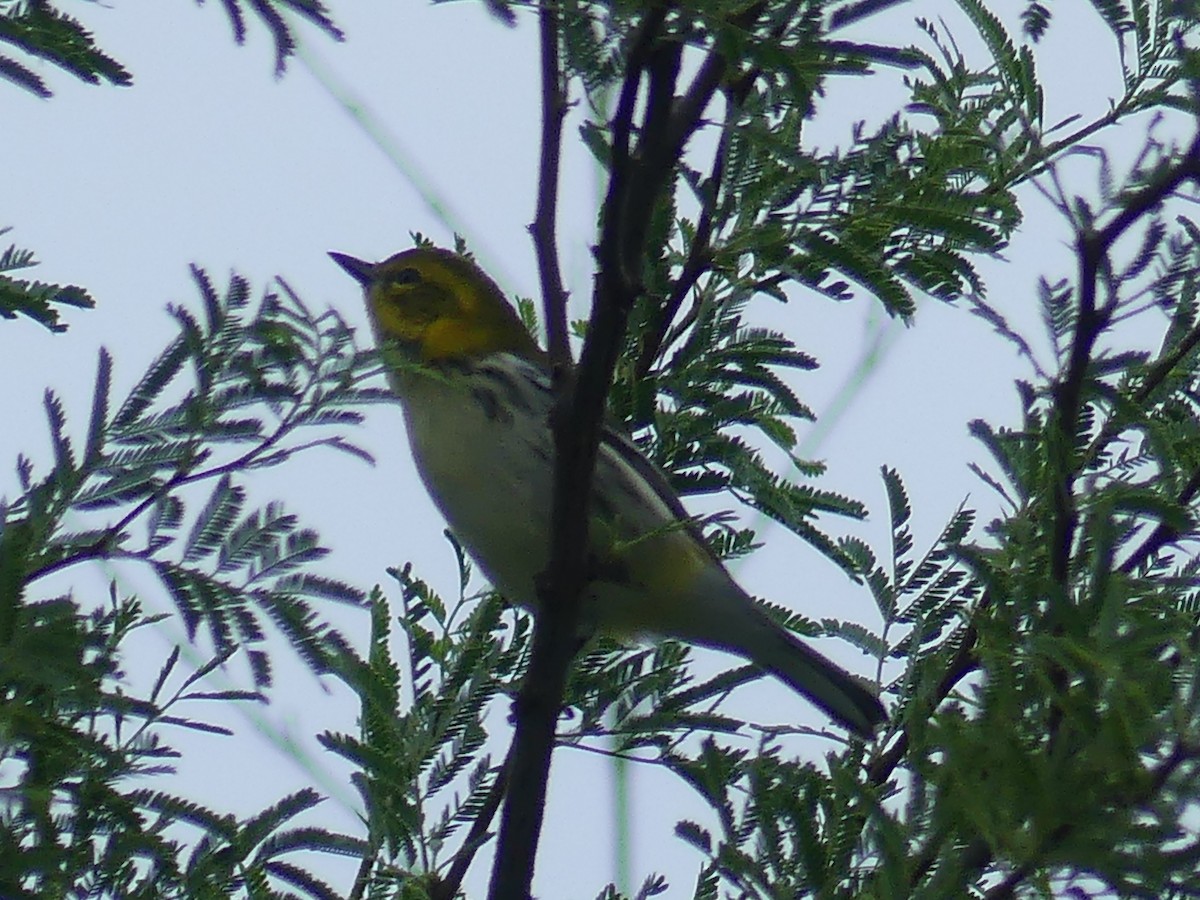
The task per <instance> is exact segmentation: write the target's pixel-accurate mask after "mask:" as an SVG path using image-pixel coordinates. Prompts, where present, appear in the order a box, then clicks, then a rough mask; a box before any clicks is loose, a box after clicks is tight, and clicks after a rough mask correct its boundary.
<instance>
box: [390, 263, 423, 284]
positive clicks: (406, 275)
mask: <svg viewBox="0 0 1200 900" xmlns="http://www.w3.org/2000/svg"><path fill="white" fill-rule="evenodd" d="M420 280H421V273H420V272H418V271H417V270H416V269H413V268H411V267H410V268H404V269H401V270H400V271H399V272H396V273H395V274H393V275H391V276H389V277H388V281H390V282H391V283H392V284H417V283H419V282H420Z"/></svg>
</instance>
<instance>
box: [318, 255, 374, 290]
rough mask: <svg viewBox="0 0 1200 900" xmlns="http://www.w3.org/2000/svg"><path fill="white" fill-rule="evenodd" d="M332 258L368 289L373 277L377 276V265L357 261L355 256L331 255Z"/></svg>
mask: <svg viewBox="0 0 1200 900" xmlns="http://www.w3.org/2000/svg"><path fill="white" fill-rule="evenodd" d="M329 256H330V258H331V259H332V260H333V261H334V262H335V263H337V264H338V265H339V266H341V267H342V268H343V269H345V270H346V271H347V272H349V273H350V277H351V278H353V279H354V280H355V281H357V282H358V283H359V284H361V285H362V286H363V287H366V286H367V284H368V283H369V282H370V281H371V276H372V275H374V274H375V263H369V262H365V261H364V260H361V259H355V258H354V257H353V256H347V255H346V254H345V253H330V254H329Z"/></svg>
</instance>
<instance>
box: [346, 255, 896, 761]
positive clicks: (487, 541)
mask: <svg viewBox="0 0 1200 900" xmlns="http://www.w3.org/2000/svg"><path fill="white" fill-rule="evenodd" d="M330 256H332V257H333V259H334V261H335V262H337V263H338V265H340V266H341V267H342V268H343V269H345V270H346V271H347V272H348V273H350V275H351V276H353V277H354V279H355V280H356V281H358V283H359V284H360V285H362V287H363V290H364V292H365V295H366V303H367V310H368V313H369V314H370V318H371V322H372V325H373V327H374V330H375V335H376V338H377V341H378V343H379V346H380V350H381V352H382V354H383V359H384V362H385V366H386V368H387V372H388V378H389V381H390V382H391V386H392V389H393V390H394V391H395V393H396V396H397V397H398V398H399V400H400V402H401V404H402V405H403V408H404V414H405V420H406V422H407V426H408V437H409V441H410V443H411V445H412V453H413V457H414V459H415V460H416V464H417V469H418V471H419V472H420V474H421V478H422V480H423V481H424V482H425V487H426V488H427V489H428V491H429V493H430V495H431V496H432V497H433V500H434V502H435V503H436V504H437V506H438V508H439V509H440V510H441V511H442V514H443V515H444V516H445V517H446V520H447V522H449V524H450V527H451V529H452V530H453V532H454V534H455V535H456V536H457V537H458V539H459V540H460V541H461V542H462V544H463V546H464V547H466V549H467V550H468V551H469V552H470V554H471V556H472V557H473V558H474V559H475V561H476V562H477V563H478V565H479V567H480V568H481V569H482V570H483V572H484V573H485V574H486V575H487V577H488V578H489V579H490V580H491V581H492V583H493V584H494V585H495V587H496V588H497V589H498V590H500V592H501V593H503V594H504V595H505V596H507V597H508V598H509V599H510V600H512V601H514V602H516V603H518V604H520V605H521V606H523V607H525V608H527V609H529V610H531V611H533V612H535V613H536V611H537V603H538V592H537V581H538V578H539V576H540V575H541V573H542V572H543V570H544V569H545V568H546V566H547V564H548V561H549V548H550V514H551V502H552V484H553V480H554V441H553V435H552V433H551V429H550V423H549V416H550V412H551V408H552V406H553V404H554V395H553V392H552V388H551V380H550V369H549V362H548V359H547V357H546V354H545V353H544V352H543V351H542V350H541V349H540V348H539V347H538V345H537V343H536V342H535V341H534V339H533V338H532V337H531V336H530V334H529V332H528V331H527V330H526V328H525V326H524V325H523V324H522V322H521V320H520V317H519V316H518V315H517V313H516V311H515V310H514V309H513V308H512V306H510V305H509V303H508V302H507V301H506V300H505V298H504V294H503V293H502V292H501V290H500V288H499V287H497V286H496V283H495V282H493V281H492V280H491V279H490V278H489V277H488V276H487V275H485V274H484V273H483V272H482V271H481V270H480V269H479V268H478V266H476V265H475V264H474V263H473V262H472V261H470V260H468V259H466V258H465V257H463V256H459V255H458V254H455V253H452V252H450V251H448V250H440V249H434V248H430V247H418V248H416V249H413V250H406V251H404V252H402V253H397V254H396V255H395V256H392V257H390V258H389V259H386V260H384V261H383V262H381V263H370V262H364V261H363V260H360V259H355V258H354V257H352V256H346V255H345V254H342V253H331V254H330ZM590 500H591V504H590V519H589V523H588V524H589V538H588V540H589V546H588V558H589V560H592V561H594V571H591V572H589V581H588V583H587V586H586V588H585V590H584V596H583V598H582V607H581V621H582V624H583V626H584V627H585V629H586V631H587V633H591V632H593V631H601V632H604V633H607V634H611V635H614V636H616V637H622V636H624V637H629V636H638V635H657V636H661V637H671V638H677V639H679V640H682V641H686V642H689V643H692V644H699V645H702V646H705V647H715V648H717V649H720V650H726V651H729V652H732V653H735V654H737V655H738V656H741V657H744V658H745V659H747V660H749V661H751V662H753V663H755V664H757V665H758V666H760V667H761V668H763V669H765V670H766V671H768V672H770V673H772V674H773V675H775V676H777V677H779V678H781V679H782V680H783V681H785V682H786V683H787V684H789V685H791V686H792V687H793V688H795V689H796V690H797V691H799V692H800V693H801V694H803V695H804V696H805V697H807V698H808V699H809V700H811V701H812V702H813V703H815V704H816V705H817V706H819V707H820V708H821V709H823V710H824V711H825V712H826V713H828V714H829V715H830V716H832V717H833V718H834V719H835V720H836V721H837V722H838V723H839V724H841V725H843V726H845V727H846V728H849V729H850V730H851V731H853V732H855V733H856V734H858V735H861V736H864V737H869V736H871V735H872V734H873V732H874V728H875V726H876V725H877V724H878V723H879V722H880V721H882V719H883V718H884V710H883V707H882V706H881V705H880V702H879V700H878V699H877V698H876V697H875V695H874V694H873V693H872V692H871V691H870V690H868V689H867V688H866V687H865V686H864V685H862V684H860V683H859V682H858V681H857V680H855V679H854V678H853V677H851V676H850V675H848V674H847V673H846V672H844V671H842V670H841V669H839V668H838V667H837V666H835V665H834V664H833V663H831V662H829V661H828V660H826V659H825V658H824V657H823V656H821V655H820V654H818V653H817V652H815V651H814V650H812V649H810V648H809V647H807V646H805V645H804V644H803V643H801V642H800V641H799V640H798V639H797V638H796V637H795V636H793V635H792V634H791V633H790V632H789V631H787V630H785V629H784V628H783V627H782V626H780V625H779V624H777V623H776V622H775V621H774V620H772V619H771V618H770V617H768V616H767V615H766V613H764V612H763V611H762V609H761V608H760V607H759V605H758V604H757V603H755V601H754V600H753V599H751V597H750V596H749V595H748V594H746V592H745V591H743V590H742V589H741V588H740V587H739V586H738V585H737V583H736V582H735V581H734V580H733V578H732V577H731V576H730V574H729V572H728V571H726V569H725V567H724V565H722V563H721V561H720V560H719V559H718V558H717V557H716V556H715V555H714V554H713V552H712V551H711V549H710V548H709V546H708V544H707V543H706V542H705V541H704V539H703V537H702V535H701V534H700V532H699V529H698V528H697V527H696V526H695V524H694V522H693V520H692V519H691V518H690V517H689V515H688V513H687V512H686V510H684V508H683V504H682V503H680V501H679V497H678V496H677V495H676V494H675V492H674V491H672V489H671V488H670V487H669V485H668V484H667V481H666V478H665V477H664V476H663V475H662V473H661V472H659V471H658V469H656V468H655V467H654V465H653V464H652V463H651V462H650V461H649V460H648V459H647V458H646V457H645V456H643V455H642V453H641V452H640V451H639V450H638V449H637V447H635V446H634V445H633V444H632V443H631V442H630V441H629V440H627V439H626V438H625V437H623V436H621V435H620V434H618V433H616V432H615V431H612V430H610V429H605V430H604V432H603V435H602V438H601V442H600V446H599V449H598V454H597V457H596V467H595V472H594V475H593V480H592V494H591V498H590Z"/></svg>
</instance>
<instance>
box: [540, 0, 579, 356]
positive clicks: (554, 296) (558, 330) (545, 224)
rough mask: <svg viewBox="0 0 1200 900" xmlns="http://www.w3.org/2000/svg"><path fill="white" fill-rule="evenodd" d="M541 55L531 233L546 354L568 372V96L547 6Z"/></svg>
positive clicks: (552, 13) (552, 10) (552, 12)
mask: <svg viewBox="0 0 1200 900" xmlns="http://www.w3.org/2000/svg"><path fill="white" fill-rule="evenodd" d="M538 28H539V36H540V39H541V53H542V150H541V159H540V161H539V163H538V194H537V211H536V213H535V214H534V218H533V224H532V225H531V226H530V231H531V233H532V234H533V249H534V252H535V253H536V254H537V261H538V278H539V280H540V282H541V285H542V309H543V315H544V317H545V321H546V349H547V351H549V353H550V362H551V364H553V365H554V366H556V367H559V368H563V367H566V366H569V365H570V364H571V347H570V344H569V343H568V339H567V292H566V291H565V290H564V289H563V283H562V272H561V270H560V268H559V263H558V243H557V236H558V169H559V160H560V157H561V151H562V128H563V119H564V118H565V117H566V114H567V97H566V90H565V88H564V85H563V76H562V67H561V65H560V63H559V53H558V31H559V21H558V12H557V10H556V7H555V6H554V5H553V4H542V6H541V7H540V11H539V13H538Z"/></svg>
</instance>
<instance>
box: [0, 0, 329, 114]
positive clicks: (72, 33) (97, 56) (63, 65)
mask: <svg viewBox="0 0 1200 900" xmlns="http://www.w3.org/2000/svg"><path fill="white" fill-rule="evenodd" d="M196 2H197V3H199V4H201V5H203V4H204V0H196ZM221 6H222V8H223V9H224V10H225V13H226V15H228V16H229V22H230V25H231V26H232V28H233V36H234V40H235V41H237V43H239V44H241V43H244V42H245V40H246V8H247V7H249V9H250V11H251V12H252V13H253V14H254V15H255V16H256V17H257V18H258V19H260V20H261V21H262V23H263V24H264V25H265V26H266V27H267V30H268V31H270V33H271V39H272V41H273V42H274V44H275V71H276V74H282V72H283V70H284V68H285V67H286V65H287V60H288V57H289V56H291V55H292V54H293V53H294V52H295V50H296V38H295V36H294V34H293V25H292V23H290V22H289V21H288V20H287V18H286V17H285V14H286V13H291V14H293V15H296V16H299V17H300V18H302V19H305V20H307V21H308V22H310V23H312V24H314V25H316V26H317V27H318V28H319V29H320V30H322V31H324V32H325V33H326V34H327V35H329V36H330V37H332V38H334V39H335V40H339V41H340V40H341V39H342V37H343V35H342V32H341V30H340V29H338V27H337V26H336V25H335V24H334V22H333V20H332V19H331V18H330V17H329V13H328V11H327V10H326V8H325V5H324V4H323V3H322V2H320V0H222V3H221ZM0 44H7V45H9V46H10V47H12V48H13V49H15V50H18V51H21V52H22V53H23V54H24V55H25V56H28V57H32V58H34V59H38V60H44V61H46V62H48V63H50V64H52V65H54V66H57V67H58V68H60V69H62V70H64V71H66V72H67V73H68V74H70V75H74V76H75V77H76V78H78V79H79V80H80V81H85V82H87V83H88V84H99V83H100V82H101V81H102V80H103V81H107V82H109V83H110V84H115V85H121V86H127V85H130V84H132V83H133V75H132V74H131V73H130V72H129V71H128V70H127V69H126V68H125V67H124V66H123V65H122V64H121V63H120V62H118V61H117V60H115V59H113V58H112V57H111V56H109V55H108V54H107V53H105V52H104V51H103V50H102V49H101V48H100V46H99V45H98V44H97V43H96V41H95V39H94V38H93V36H92V33H91V32H90V31H88V30H87V29H85V28H84V27H83V26H82V25H81V24H80V23H79V22H78V21H76V20H75V19H73V18H71V17H70V16H68V15H66V14H64V13H63V12H61V11H60V10H59V9H58V8H56V6H55V5H54V4H53V3H51V2H50V0H7V2H4V3H0ZM0 78H6V79H8V80H9V81H11V82H12V83H13V84H15V85H17V86H18V87H21V88H24V89H25V90H27V91H29V92H30V93H33V94H36V95H37V96H39V97H50V96H51V95H52V94H53V91H51V90H50V87H49V85H47V84H46V81H45V79H43V78H42V77H41V76H40V75H38V74H37V72H35V71H34V70H33V68H31V66H30V63H29V62H28V61H22V60H20V59H13V58H12V57H9V56H5V55H0Z"/></svg>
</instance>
